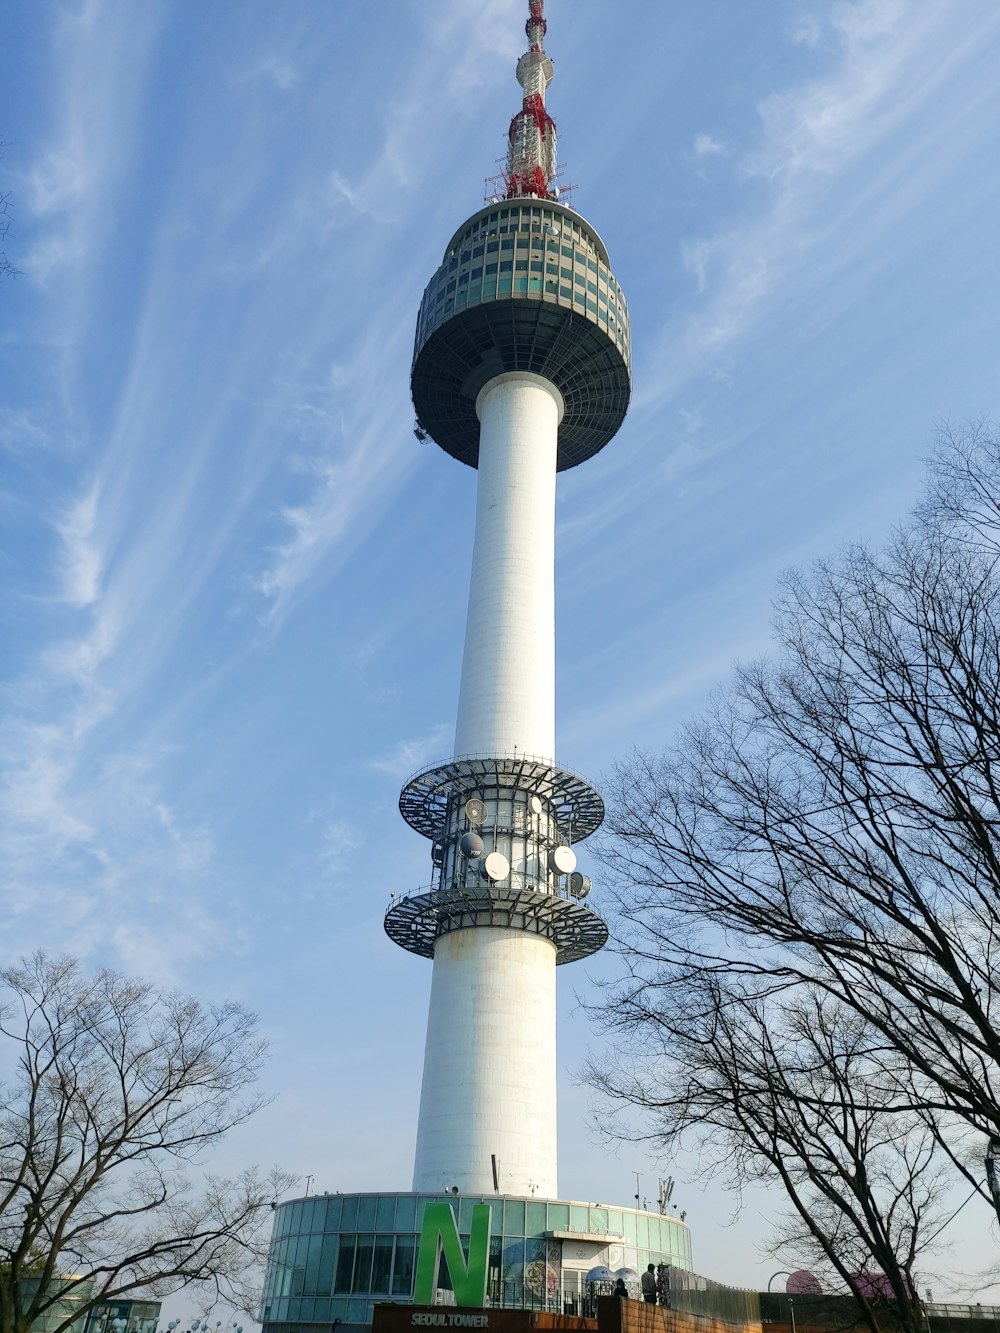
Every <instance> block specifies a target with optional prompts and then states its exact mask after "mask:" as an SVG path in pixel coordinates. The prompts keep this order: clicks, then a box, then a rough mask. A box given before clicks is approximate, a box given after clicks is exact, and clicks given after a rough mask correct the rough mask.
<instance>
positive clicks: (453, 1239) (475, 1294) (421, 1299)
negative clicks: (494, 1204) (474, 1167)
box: [413, 1203, 492, 1309]
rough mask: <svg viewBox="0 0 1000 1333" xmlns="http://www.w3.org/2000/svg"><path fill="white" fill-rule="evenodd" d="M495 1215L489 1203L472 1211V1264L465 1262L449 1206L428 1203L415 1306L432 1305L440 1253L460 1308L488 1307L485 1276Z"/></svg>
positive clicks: (423, 1229)
mask: <svg viewBox="0 0 1000 1333" xmlns="http://www.w3.org/2000/svg"><path fill="white" fill-rule="evenodd" d="M491 1220H492V1214H491V1212H490V1206H489V1204H488V1203H477V1204H474V1205H473V1208H472V1232H471V1234H470V1236H469V1262H468V1263H466V1262H465V1255H464V1254H463V1252H462V1242H461V1241H460V1240H459V1238H458V1223H457V1222H456V1221H455V1213H454V1211H453V1210H452V1207H451V1204H449V1203H429V1204H428V1205H427V1207H426V1209H425V1210H424V1224H423V1226H422V1227H421V1228H420V1245H419V1247H418V1249H417V1274H416V1281H415V1282H414V1284H413V1304H414V1305H433V1304H434V1292H435V1289H436V1288H437V1284H438V1269H439V1268H440V1266H441V1253H442V1251H443V1252H444V1257H445V1258H446V1259H447V1261H448V1273H449V1275H450V1277H451V1285H452V1286H453V1287H454V1289H455V1303H456V1304H457V1305H474V1306H477V1307H478V1308H479V1309H482V1307H483V1306H484V1305H485V1304H486V1274H487V1268H488V1266H489V1261H490V1223H491Z"/></svg>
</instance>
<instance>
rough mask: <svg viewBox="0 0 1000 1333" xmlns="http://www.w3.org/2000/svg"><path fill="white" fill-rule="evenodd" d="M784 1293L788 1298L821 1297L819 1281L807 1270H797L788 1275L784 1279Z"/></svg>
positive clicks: (821, 1290)
mask: <svg viewBox="0 0 1000 1333" xmlns="http://www.w3.org/2000/svg"><path fill="white" fill-rule="evenodd" d="M785 1291H786V1292H787V1293H788V1295H789V1296H822V1295H823V1288H822V1286H821V1285H820V1280H819V1278H818V1277H816V1275H815V1274H814V1273H810V1272H809V1270H808V1268H799V1269H797V1270H796V1271H795V1272H794V1273H789V1274H788V1277H787V1278H786V1279H785Z"/></svg>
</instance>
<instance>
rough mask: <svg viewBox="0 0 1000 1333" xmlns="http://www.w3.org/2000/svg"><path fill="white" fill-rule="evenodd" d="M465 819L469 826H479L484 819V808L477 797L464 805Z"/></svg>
mask: <svg viewBox="0 0 1000 1333" xmlns="http://www.w3.org/2000/svg"><path fill="white" fill-rule="evenodd" d="M465 817H466V819H467V820H468V821H469V823H470V824H481V823H482V822H483V820H484V819H485V818H486V806H485V805H484V804H483V802H482V801H480V800H479V799H478V798H477V797H475V796H473V798H472V799H471V801H466V803H465Z"/></svg>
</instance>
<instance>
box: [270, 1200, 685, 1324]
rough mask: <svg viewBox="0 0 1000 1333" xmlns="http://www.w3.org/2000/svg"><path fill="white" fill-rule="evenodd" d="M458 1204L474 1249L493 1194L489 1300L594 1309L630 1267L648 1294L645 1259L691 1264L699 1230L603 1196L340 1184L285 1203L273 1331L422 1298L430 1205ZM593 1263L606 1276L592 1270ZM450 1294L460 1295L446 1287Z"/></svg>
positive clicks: (348, 1320)
mask: <svg viewBox="0 0 1000 1333" xmlns="http://www.w3.org/2000/svg"><path fill="white" fill-rule="evenodd" d="M431 1203H446V1204H449V1205H450V1206H451V1207H452V1208H453V1209H454V1211H455V1215H456V1219H457V1221H458V1229H459V1235H460V1236H461V1237H462V1240H463V1243H464V1246H465V1247H466V1249H467V1248H468V1243H469V1231H470V1227H471V1220H472V1208H473V1205H474V1204H477V1203H488V1204H489V1205H490V1207H491V1209H492V1212H493V1236H492V1240H491V1242H490V1263H489V1272H488V1280H487V1307H488V1308H515V1309H531V1310H549V1311H552V1312H554V1313H558V1314H584V1313H587V1312H589V1311H590V1310H591V1309H592V1302H593V1299H594V1296H595V1294H596V1293H597V1292H600V1294H609V1293H610V1292H611V1289H612V1287H613V1285H614V1278H615V1276H616V1275H617V1274H618V1273H620V1272H622V1271H623V1270H627V1271H628V1272H629V1273H630V1274H632V1275H633V1276H631V1277H629V1278H628V1279H627V1282H628V1285H629V1286H630V1288H631V1289H632V1294H633V1295H635V1296H638V1294H639V1292H638V1281H639V1274H640V1273H642V1272H644V1271H645V1269H646V1265H647V1264H655V1265H657V1266H659V1265H660V1264H661V1263H665V1264H669V1265H671V1266H672V1267H674V1268H684V1269H690V1268H691V1233H690V1230H689V1228H688V1226H687V1224H686V1223H685V1222H682V1221H681V1220H680V1219H679V1218H678V1217H675V1216H669V1215H665V1214H660V1213H648V1212H640V1211H638V1210H637V1209H634V1208H611V1207H605V1206H604V1205H603V1204H591V1203H573V1202H570V1201H568V1200H560V1199H539V1198H531V1197H528V1198H524V1197H516V1196H514V1195H509V1194H508V1195H503V1194H494V1193H493V1192H492V1191H490V1192H489V1193H483V1194H461V1195H458V1196H455V1195H453V1194H445V1193H442V1194H330V1195H317V1196H314V1197H312V1198H306V1199H294V1200H290V1201H289V1202H288V1203H283V1204H281V1205H279V1208H278V1211H277V1214H276V1217H275V1224H274V1235H273V1239H272V1244H271V1256H270V1262H269V1265H268V1272H267V1287H266V1291H265V1296H264V1303H263V1308H262V1311H261V1320H262V1322H263V1324H264V1330H265V1333H293V1330H294V1333H319V1330H318V1327H317V1326H318V1325H325V1326H326V1327H325V1330H324V1333H328V1330H329V1328H330V1325H331V1324H333V1323H334V1322H337V1321H339V1323H340V1324H341V1325H347V1324H355V1325H370V1324H371V1320H372V1310H373V1308H374V1307H375V1306H376V1305H379V1304H382V1303H383V1302H385V1301H394V1302H400V1303H404V1304H405V1303H408V1302H410V1301H411V1300H412V1299H413V1282H414V1266H415V1257H416V1250H417V1241H418V1237H419V1235H420V1227H421V1224H422V1222H423V1214H424V1210H425V1208H426V1207H427V1205H428V1204H431ZM595 1269H602V1270H603V1271H604V1272H605V1273H606V1274H607V1275H608V1276H607V1277H606V1278H603V1279H598V1280H596V1281H595V1280H593V1279H591V1280H588V1278H589V1275H590V1274H592V1273H593V1272H594V1270H595ZM438 1300H439V1302H440V1303H441V1304H443V1305H447V1304H454V1298H453V1297H452V1296H451V1293H450V1291H449V1290H448V1289H447V1288H443V1289H442V1290H441V1291H440V1293H439V1294H438Z"/></svg>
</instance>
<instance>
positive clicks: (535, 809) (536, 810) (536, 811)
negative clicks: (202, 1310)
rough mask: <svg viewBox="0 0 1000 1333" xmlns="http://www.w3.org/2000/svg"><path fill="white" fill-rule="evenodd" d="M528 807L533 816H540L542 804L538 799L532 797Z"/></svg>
mask: <svg viewBox="0 0 1000 1333" xmlns="http://www.w3.org/2000/svg"><path fill="white" fill-rule="evenodd" d="M528 806H529V808H530V810H531V813H532V814H533V815H540V814H541V813H542V802H541V798H540V797H538V796H532V797H531V798H530V800H529V801H528Z"/></svg>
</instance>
